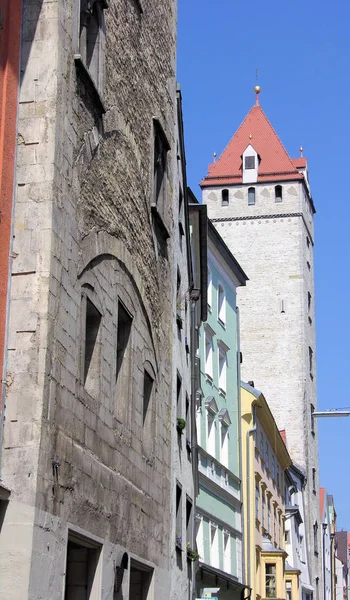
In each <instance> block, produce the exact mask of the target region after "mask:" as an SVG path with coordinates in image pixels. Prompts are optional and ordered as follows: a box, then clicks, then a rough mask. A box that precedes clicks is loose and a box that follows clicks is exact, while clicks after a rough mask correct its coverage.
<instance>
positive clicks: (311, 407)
mask: <svg viewBox="0 0 350 600" xmlns="http://www.w3.org/2000/svg"><path fill="white" fill-rule="evenodd" d="M314 412H315V407H314V405H313V404H310V416H311V433H312V434H313V435H314V434H315V417H314Z"/></svg>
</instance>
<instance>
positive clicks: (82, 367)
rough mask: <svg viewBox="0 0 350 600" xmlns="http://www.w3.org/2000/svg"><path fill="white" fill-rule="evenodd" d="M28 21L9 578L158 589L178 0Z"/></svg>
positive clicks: (17, 594) (49, 584)
mask: <svg viewBox="0 0 350 600" xmlns="http://www.w3.org/2000/svg"><path fill="white" fill-rule="evenodd" d="M22 25H23V28H22V46H21V48H22V55H21V75H22V79H21V87H20V98H19V119H18V148H17V155H18V159H17V169H16V198H15V200H16V205H15V214H14V243H13V254H14V256H15V257H16V258H15V259H14V260H13V264H12V272H11V298H10V302H11V304H10V315H9V339H8V346H7V372H6V381H7V386H6V388H7V389H6V398H5V400H6V411H5V417H6V420H5V428H4V442H3V454H2V476H3V479H4V481H5V482H6V485H7V486H8V487H9V488H10V490H11V495H10V500H9V502H8V504H7V506H6V510H5V513H4V516H3V522H2V528H1V534H0V572H1V577H0V581H1V583H0V586H1V595H3V596H6V598H8V599H9V600H12V599H13V600H14V599H15V598H16V599H17V598H31V599H32V600H39V599H41V598H51V599H58V598H62V597H63V595H64V594H65V598H66V599H67V600H71V599H72V598H78V597H79V598H80V597H85V596H84V593H86V590H88V593H89V598H90V599H91V600H93V599H95V598H100V597H101V598H104V599H107V598H115V599H116V598H118V599H119V598H123V600H126V599H128V598H129V597H130V598H133V600H136V599H141V598H149V597H150V595H151V594H152V598H153V597H154V598H156V599H159V600H161V599H163V598H165V597H167V595H168V593H169V589H170V574H169V562H170V560H169V548H170V542H169V535H170V514H171V511H170V501H171V494H170V491H171V471H170V470H171V380H172V333H173V332H172V320H171V319H170V318H169V315H171V314H172V310H173V309H172V301H173V283H172V274H173V260H174V258H173V191H174V190H173V185H174V164H175V160H174V156H175V152H176V148H175V121H176V118H175V115H176V102H175V45H176V3H175V1H173V0H151V1H150V2H147V3H146V2H144V1H143V0H127V1H126V2H122V1H121V0H116V1H115V2H113V3H108V2H107V1H106V0H92V1H87V0H65V1H64V2H61V1H58V0H54V1H50V2H49V1H45V0H35V1H34V0H24V2H23V14H22ZM78 573H79V576H78ZM84 590H85V592H84ZM80 593H81V594H82V595H81V596H80V595H79V594H80Z"/></svg>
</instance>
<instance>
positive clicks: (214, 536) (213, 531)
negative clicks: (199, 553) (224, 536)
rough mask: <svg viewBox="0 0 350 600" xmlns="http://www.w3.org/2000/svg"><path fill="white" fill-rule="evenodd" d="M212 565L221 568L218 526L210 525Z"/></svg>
mask: <svg viewBox="0 0 350 600" xmlns="http://www.w3.org/2000/svg"><path fill="white" fill-rule="evenodd" d="M210 565H211V566H212V567H214V568H216V569H218V568H219V532H218V527H217V525H214V524H213V523H211V525H210Z"/></svg>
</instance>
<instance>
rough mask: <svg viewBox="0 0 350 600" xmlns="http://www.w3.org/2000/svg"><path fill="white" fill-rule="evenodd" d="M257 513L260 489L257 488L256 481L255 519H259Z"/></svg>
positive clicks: (258, 510) (258, 511)
mask: <svg viewBox="0 0 350 600" xmlns="http://www.w3.org/2000/svg"><path fill="white" fill-rule="evenodd" d="M259 513H260V489H259V483H258V482H256V484H255V517H256V518H257V519H259Z"/></svg>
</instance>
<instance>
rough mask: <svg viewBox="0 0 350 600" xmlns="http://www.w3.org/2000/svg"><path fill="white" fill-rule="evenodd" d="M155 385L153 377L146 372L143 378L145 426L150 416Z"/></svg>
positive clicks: (143, 416)
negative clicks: (149, 409) (149, 411)
mask: <svg viewBox="0 0 350 600" xmlns="http://www.w3.org/2000/svg"><path fill="white" fill-rule="evenodd" d="M153 383H154V381H153V379H152V377H151V376H150V375H149V374H148V373H147V371H145V372H144V378H143V414H142V418H143V424H145V422H146V418H147V414H148V408H149V404H150V400H151V396H152V389H153Z"/></svg>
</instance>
